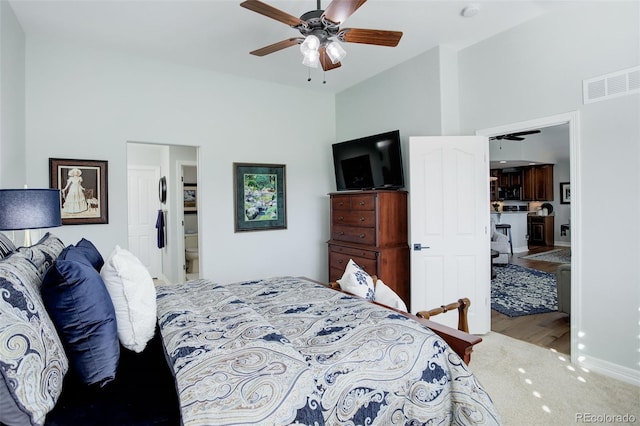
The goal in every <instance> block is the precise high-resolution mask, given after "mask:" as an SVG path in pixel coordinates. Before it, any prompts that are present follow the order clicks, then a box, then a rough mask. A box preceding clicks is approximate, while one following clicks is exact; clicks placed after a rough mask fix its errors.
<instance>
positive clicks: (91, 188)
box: [49, 158, 109, 225]
mask: <svg viewBox="0 0 640 426" xmlns="http://www.w3.org/2000/svg"><path fill="white" fill-rule="evenodd" d="M49 186H50V187H51V188H54V189H59V190H60V208H61V216H62V224H63V225H84V224H95V223H109V205H108V201H107V162H106V161H99V160H73V159H67V158H49Z"/></svg>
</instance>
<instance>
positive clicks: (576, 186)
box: [476, 111, 583, 363]
mask: <svg viewBox="0 0 640 426" xmlns="http://www.w3.org/2000/svg"><path fill="white" fill-rule="evenodd" d="M560 124H568V125H569V169H570V170H569V176H570V181H571V214H570V217H571V362H572V363H577V362H578V356H579V348H578V339H579V336H578V333H579V330H580V328H581V324H582V309H581V304H580V303H579V301H580V300H581V299H582V297H581V294H580V292H581V289H580V286H579V285H578V283H579V282H581V279H580V277H581V275H582V270H581V268H580V265H582V244H581V242H580V239H581V237H582V211H583V208H582V193H581V192H582V189H581V188H582V185H581V182H582V181H581V179H582V173H581V168H580V158H581V156H580V114H579V111H571V112H568V113H564V114H557V115H552V116H548V117H542V118H537V119H533V120H528V121H521V122H516V123H510V124H505V125H501V126H497V127H490V128H485V129H480V130H477V131H476V135H480V136H487V137H491V136H497V135H503V134H505V133H514V132H521V131H527V130H534V129H540V128H545V127H552V126H557V125H560Z"/></svg>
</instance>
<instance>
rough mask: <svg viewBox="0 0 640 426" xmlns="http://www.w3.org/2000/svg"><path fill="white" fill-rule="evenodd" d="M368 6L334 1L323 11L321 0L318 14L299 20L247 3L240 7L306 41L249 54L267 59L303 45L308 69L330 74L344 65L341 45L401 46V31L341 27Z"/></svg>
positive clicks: (253, 1) (347, 0) (288, 42)
mask: <svg viewBox="0 0 640 426" xmlns="http://www.w3.org/2000/svg"><path fill="white" fill-rule="evenodd" d="M365 2H366V0H332V1H331V3H329V5H328V6H327V8H326V9H325V10H322V9H321V8H320V0H317V9H316V10H312V11H309V12H306V13H304V14H303V15H302V16H300V18H296V17H295V16H293V15H290V14H288V13H287V12H283V11H282V10H279V9H277V8H275V7H273V6H270V5H268V4H266V3H263V2H261V1H259V0H245V1H243V2H242V3H240V6H242V7H244V8H245V9H249V10H252V11H254V12H257V13H260V14H261V15H264V16H267V17H269V18H272V19H275V20H276V21H280V22H282V23H285V24H287V25H289V26H290V27H292V28H295V29H296V30H298V31H299V32H300V34H301V35H302V37H291V38H288V39H286V40H282V41H279V42H277V43H274V44H271V45H269V46H265V47H263V48H261V49H257V50H254V51H252V52H249V53H251V54H252V55H256V56H265V55H268V54H270V53H274V52H277V51H279V50H282V49H285V48H287V47H291V46H294V45H297V44H299V45H300V50H301V52H302V54H303V56H304V58H303V61H302V63H303V64H304V65H306V66H308V67H312V68H316V67H317V66H318V65H321V66H322V69H323V70H324V71H329V70H332V69H335V68H338V67H340V66H341V63H340V61H341V60H342V59H343V58H344V56H345V55H346V52H345V50H344V49H343V48H342V46H341V45H340V43H339V42H345V43H362V44H373V45H377V46H389V47H395V46H397V45H398V42H399V41H400V38H401V37H402V32H400V31H386V30H368V29H362V28H340V25H341V24H342V23H343V22H344V21H345V20H346V19H347V18H348V17H349V16H351V15H352V14H353V13H354V12H355V11H356V10H357V9H358V8H359V7H360V6H362V5H363V4H364V3H365Z"/></svg>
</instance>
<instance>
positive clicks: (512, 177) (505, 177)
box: [499, 169, 522, 188]
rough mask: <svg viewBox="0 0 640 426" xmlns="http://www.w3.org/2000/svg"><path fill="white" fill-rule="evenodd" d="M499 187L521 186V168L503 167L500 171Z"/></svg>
mask: <svg viewBox="0 0 640 426" xmlns="http://www.w3.org/2000/svg"><path fill="white" fill-rule="evenodd" d="M499 181H500V187H502V188H513V187H516V186H522V170H521V169H515V170H513V169H504V170H502V172H501V173H500V180H499Z"/></svg>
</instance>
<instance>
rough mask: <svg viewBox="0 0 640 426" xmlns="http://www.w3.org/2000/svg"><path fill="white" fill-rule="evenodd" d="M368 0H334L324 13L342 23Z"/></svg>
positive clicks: (337, 22)
mask: <svg viewBox="0 0 640 426" xmlns="http://www.w3.org/2000/svg"><path fill="white" fill-rule="evenodd" d="M366 1H367V0H333V1H332V2H331V3H329V5H328V6H327V7H326V9H325V10H324V13H323V14H322V15H323V16H324V17H325V19H327V20H329V21H331V22H333V23H334V24H337V25H340V24H341V23H343V22H344V21H345V20H346V19H347V18H348V17H349V16H351V15H352V14H353V12H355V11H356V10H358V8H359V7H360V6H362V5H363V4H364V3H365V2H366Z"/></svg>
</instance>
